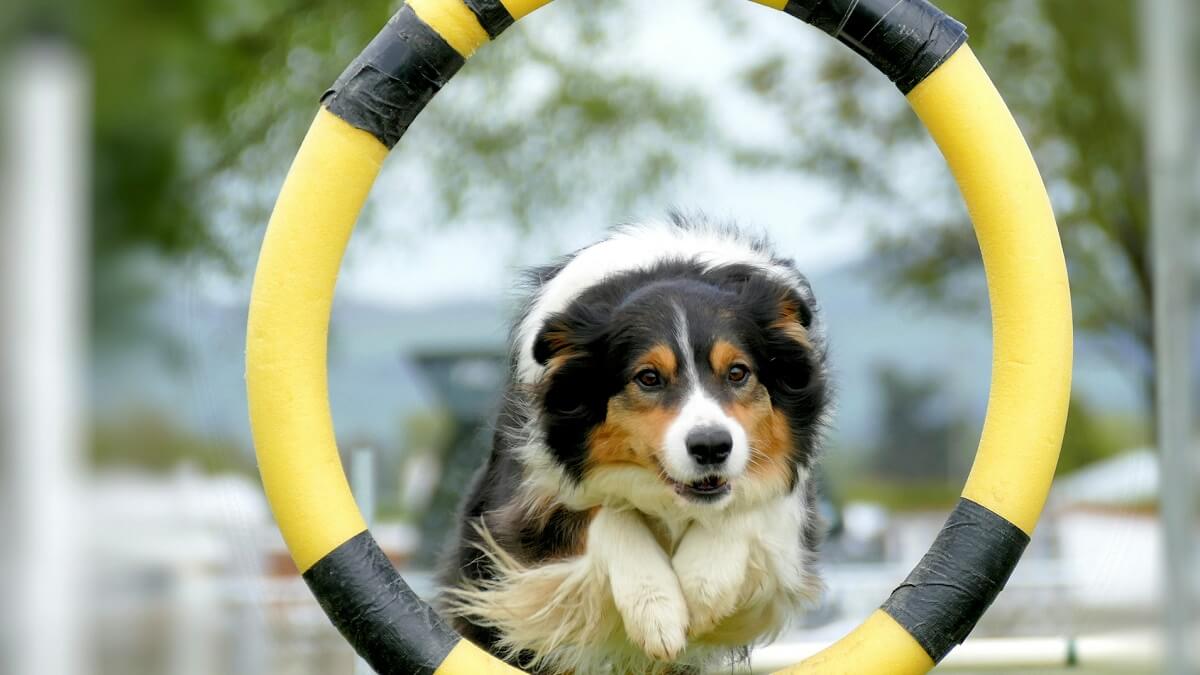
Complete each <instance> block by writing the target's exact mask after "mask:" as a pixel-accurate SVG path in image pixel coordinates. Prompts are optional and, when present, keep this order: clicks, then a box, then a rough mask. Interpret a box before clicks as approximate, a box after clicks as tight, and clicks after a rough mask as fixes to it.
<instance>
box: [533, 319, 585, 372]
mask: <svg viewBox="0 0 1200 675" xmlns="http://www.w3.org/2000/svg"><path fill="white" fill-rule="evenodd" d="M573 323H574V322H573V321H571V320H570V319H569V318H568V317H566V316H563V315H555V316H552V317H550V318H549V319H548V320H547V321H546V323H544V324H542V328H541V330H539V331H538V334H537V337H536V338H534V341H533V359H534V360H535V361H537V362H538V365H542V366H545V365H549V364H550V361H551V359H555V360H559V361H565V360H568V359H570V358H571V357H572V356H574V355H576V354H577V353H578V350H579V336H578V335H577V332H576V329H577V326H573V325H572V324H573Z"/></svg>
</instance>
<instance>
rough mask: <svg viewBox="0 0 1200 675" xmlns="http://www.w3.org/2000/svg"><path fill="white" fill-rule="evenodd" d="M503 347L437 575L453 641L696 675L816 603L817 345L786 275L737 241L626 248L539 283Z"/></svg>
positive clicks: (514, 658) (651, 241) (675, 238)
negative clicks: (710, 446) (479, 462)
mask: <svg viewBox="0 0 1200 675" xmlns="http://www.w3.org/2000/svg"><path fill="white" fill-rule="evenodd" d="M512 342H513V359H512V371H511V379H510V382H509V384H508V387H507V390H506V392H505V398H504V403H503V406H502V409H501V411H500V414H499V416H498V419H497V424H496V432H495V437H494V441H493V449H492V454H491V457H490V458H489V460H488V462H487V464H486V465H485V466H484V467H482V468H481V470H480V472H479V474H478V475H477V478H476V480H475V483H474V485H473V486H472V488H471V490H470V492H469V494H468V497H467V499H466V501H465V503H464V508H463V512H462V519H461V523H460V529H459V532H458V533H457V541H456V542H455V546H454V547H453V549H452V551H451V555H450V556H449V558H448V559H447V561H446V566H445V571H444V573H443V575H442V585H443V590H444V593H443V606H444V609H445V610H446V612H447V613H448V614H449V615H450V616H451V617H452V619H453V621H454V623H455V626H456V628H458V630H459V631H460V632H462V633H463V635H464V636H465V637H467V638H468V639H471V640H473V641H474V642H476V643H477V644H480V645H481V646H483V647H484V648H486V649H488V650H490V651H491V652H493V653H495V654H497V655H499V656H501V657H503V658H506V659H507V660H509V661H510V662H512V663H514V664H517V665H519V666H521V667H523V668H525V669H527V670H530V671H533V672H540V673H572V674H573V675H591V674H593V673H596V674H600V673H607V674H612V675H620V674H623V673H663V674H680V673H693V672H698V671H699V670H700V669H701V668H702V667H704V666H708V665H713V664H714V663H715V662H717V661H719V660H722V659H733V658H737V657H738V656H739V655H744V654H745V653H746V650H747V649H748V647H749V646H750V645H752V644H755V643H759V642H762V641H764V640H767V639H770V638H771V637H772V636H774V635H775V634H777V632H778V631H779V630H781V629H782V627H783V625H784V623H785V622H786V620H787V619H788V618H789V617H790V616H791V615H793V614H794V613H795V612H796V610H797V609H798V608H800V607H801V606H803V605H805V604H808V603H811V602H813V601H814V600H815V599H816V597H817V595H818V594H819V592H820V590H821V583H820V580H819V578H818V576H817V574H816V572H815V567H814V552H815V548H816V543H817V532H818V527H817V519H816V516H815V513H814V508H813V505H814V502H815V494H814V486H813V484H812V480H811V477H810V468H811V461H812V458H813V457H814V455H815V452H816V446H817V443H818V439H819V436H820V430H821V427H822V425H823V421H824V417H825V415H826V414H827V410H826V408H827V406H826V400H827V396H826V388H825V360H824V343H823V334H822V332H821V328H820V324H819V322H817V321H816V305H815V301H814V300H813V299H812V294H811V290H810V289H809V288H808V285H807V282H806V281H805V280H804V278H803V277H802V276H801V275H800V274H799V273H798V272H796V271H795V269H794V268H793V267H792V266H791V264H790V262H788V261H786V260H783V259H780V258H778V257H776V256H774V255H773V254H772V253H771V252H770V250H769V249H768V248H767V247H766V245H765V244H763V243H761V242H756V241H753V240H748V239H746V238H744V237H742V236H741V235H739V234H737V233H736V232H733V231H730V230H722V229H713V228H706V227H695V226H692V225H689V224H686V223H682V222H675V223H673V224H671V225H668V226H665V227H649V228H632V229H627V230H623V231H620V232H618V233H617V234H614V236H613V237H612V238H610V239H609V240H606V241H605V242H601V243H600V244H598V245H596V246H593V247H590V248H588V249H584V250H583V251H581V252H579V253H577V254H576V255H575V256H573V257H572V258H570V259H569V260H567V261H566V262H564V263H562V264H560V265H557V266H554V267H552V268H548V269H546V270H543V271H541V272H540V273H539V274H538V275H537V277H536V279H535V280H534V291H533V294H532V300H531V302H530V304H529V306H528V307H527V308H526V311H525V312H524V313H523V315H522V317H521V319H520V320H519V322H518V323H517V325H516V327H515V329H514V333H513V340H512ZM647 355H648V356H647ZM637 363H649V364H651V366H652V367H653V368H654V373H655V378H653V380H651V381H650V384H645V386H643V385H641V384H638V382H639V381H641V380H638V378H637V376H636V375H635V373H637V372H638V369H639V368H645V367H649V366H637V365H636V364H637ZM730 363H732V364H734V366H732V367H731V366H730V365H728V364H730ZM743 364H744V365H745V367H743ZM737 368H742V370H743V371H744V372H743V373H740V374H739V375H742V377H739V378H738V380H737V381H736V382H734V381H733V380H729V379H724V378H725V373H726V369H730V370H729V371H728V372H731V373H732V372H733V371H734V370H736V369H737ZM643 372H644V371H643ZM747 372H749V373H753V375H747V374H746V373H747ZM568 378H570V379H568ZM743 382H748V384H742V383H743ZM668 385H670V387H674V388H670V387H669V386H668ZM606 408H607V409H606ZM705 425H708V426H705ZM712 425H718V427H720V428H729V429H731V430H732V433H733V435H732V436H729V438H730V439H732V440H729V443H730V445H729V446H728V447H727V451H729V452H730V453H731V454H732V456H734V457H735V458H737V459H739V461H740V464H737V465H736V466H735V467H734V468H730V469H729V476H730V478H729V480H730V481H734V482H735V483H736V484H735V486H734V487H733V488H726V492H725V493H724V494H723V495H720V493H719V492H718V495H720V496H718V497H715V498H710V497H708V496H707V495H708V494H711V492H707V491H712V490H720V489H723V488H722V487H721V482H720V481H724V480H725V479H724V478H722V477H721V476H718V477H717V478H716V479H712V478H711V476H709V475H708V474H705V473H696V471H700V472H704V471H710V470H712V469H709V468H707V467H708V466H709V465H708V464H699V462H700V459H699V457H700V455H698V454H696V451H695V448H694V447H693V446H692V445H686V447H685V445H684V440H683V439H684V437H685V436H686V433H683V432H687V431H688V429H690V428H693V427H694V428H701V429H708V428H711V427H712ZM720 425H725V426H724V427H721V426H720ZM684 427H686V428H684ZM679 429H682V431H680V432H677V430H679ZM687 443H691V441H687ZM739 444H740V445H739ZM706 447H707V446H706ZM738 452H741V453H742V454H741V455H740V456H739V455H738ZM672 453H673V454H672ZM722 461H724V460H722ZM732 463H733V460H732V459H731V460H730V464H731V465H732ZM697 466H699V469H697V468H696V467H697ZM722 470H724V469H722ZM714 480H716V481H718V482H716V483H714V482H713V481H714ZM714 485H716V486H717V487H716V488H713V486H714ZM689 491H692V492H689ZM693 492H694V495H693ZM689 495H692V496H689Z"/></svg>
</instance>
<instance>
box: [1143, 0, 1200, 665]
mask: <svg viewBox="0 0 1200 675" xmlns="http://www.w3.org/2000/svg"><path fill="white" fill-rule="evenodd" d="M1193 4H1194V3H1192V2H1191V1H1190V0H1152V1H1151V2H1147V3H1145V4H1144V5H1143V10H1142V11H1143V20H1142V24H1143V26H1142V29H1143V32H1142V44H1143V55H1144V64H1145V66H1144V67H1145V69H1146V82H1147V84H1148V87H1149V90H1148V92H1147V94H1148V96H1147V105H1146V125H1147V128H1146V133H1147V145H1148V148H1149V165H1150V194H1151V223H1152V234H1151V238H1152V241H1151V251H1152V255H1153V262H1154V265H1153V267H1154V336H1155V344H1154V359H1155V361H1154V366H1155V379H1156V382H1155V386H1156V395H1157V399H1158V405H1157V409H1156V410H1155V415H1156V428H1157V435H1158V447H1159V453H1160V455H1159V456H1160V459H1159V463H1160V464H1159V466H1160V476H1161V481H1160V486H1161V492H1160V512H1161V514H1162V527H1163V535H1164V536H1163V540H1164V542H1165V556H1164V559H1165V560H1166V570H1165V577H1164V580H1165V584H1164V603H1165V610H1166V611H1165V617H1164V621H1165V630H1166V653H1165V657H1166V658H1165V662H1164V666H1165V670H1164V672H1166V673H1169V674H1170V675H1183V674H1184V673H1193V672H1196V671H1195V670H1194V667H1195V666H1196V665H1197V661H1196V660H1195V659H1196V652H1195V651H1194V645H1195V641H1194V639H1193V638H1192V635H1190V634H1191V633H1192V632H1193V631H1194V630H1196V626H1195V622H1196V620H1197V616H1196V614H1195V613H1194V612H1195V608H1194V606H1193V603H1194V602H1195V601H1196V578H1195V575H1196V563H1197V561H1196V560H1195V555H1196V551H1195V534H1194V532H1195V527H1196V517H1197V511H1196V508H1197V504H1196V498H1195V493H1196V479H1197V476H1196V465H1195V462H1194V459H1193V455H1194V454H1195V453H1194V450H1193V443H1192V420H1191V411H1192V400H1191V386H1192V382H1191V378H1192V368H1193V364H1192V363H1191V354H1190V345H1189V343H1190V338H1191V328H1192V325H1193V324H1192V303H1191V293H1190V291H1191V286H1192V283H1193V281H1194V280H1193V278H1192V272H1191V270H1192V269H1193V268H1192V263H1193V262H1194V260H1192V259H1191V258H1192V257H1193V256H1195V254H1196V250H1195V248H1194V239H1193V237H1192V234H1193V232H1194V229H1193V228H1194V225H1195V222H1194V218H1195V216H1196V214H1197V210H1196V208H1195V204H1194V203H1193V200H1194V198H1195V193H1194V190H1195V189H1196V184H1195V179H1196V146H1195V142H1196V140H1197V136H1196V126H1195V125H1196V122H1195V119H1196V113H1197V112H1198V111H1197V110H1196V108H1195V101H1194V94H1195V92H1194V91H1193V90H1192V89H1191V88H1190V87H1191V86H1192V82H1193V80H1192V77H1193V76H1194V75H1195V74H1196V73H1195V72H1194V69H1191V68H1190V64H1191V63H1192V54H1190V53H1189V50H1190V47H1191V44H1192V42H1191V38H1193V37H1194V36H1193V35H1190V34H1189V32H1190V30H1191V29H1192V25H1193V24H1192V19H1194V18H1195V17H1194V16H1189V15H1191V14H1192V13H1193V12H1192V10H1193ZM1189 70H1192V71H1193V72H1189Z"/></svg>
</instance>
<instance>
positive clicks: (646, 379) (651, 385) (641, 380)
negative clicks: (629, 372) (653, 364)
mask: <svg viewBox="0 0 1200 675" xmlns="http://www.w3.org/2000/svg"><path fill="white" fill-rule="evenodd" d="M633 379H634V381H635V382H637V383H638V384H640V385H641V386H642V388H643V389H656V388H658V387H660V386H662V377H661V376H660V375H659V374H658V371H657V370H654V369H653V368H643V369H642V370H639V371H638V373H637V375H634V376H633Z"/></svg>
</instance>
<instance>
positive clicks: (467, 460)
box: [409, 349, 506, 566]
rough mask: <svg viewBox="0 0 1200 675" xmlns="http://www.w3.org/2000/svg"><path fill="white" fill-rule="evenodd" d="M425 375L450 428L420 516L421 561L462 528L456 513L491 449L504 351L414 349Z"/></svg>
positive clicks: (432, 558) (429, 558)
mask: <svg viewBox="0 0 1200 675" xmlns="http://www.w3.org/2000/svg"><path fill="white" fill-rule="evenodd" d="M409 357H410V358H412V359H413V360H414V361H415V362H416V363H417V364H418V365H419V366H420V369H421V374H422V375H423V376H424V377H425V379H426V381H427V382H428V383H429V384H430V386H432V387H433V389H434V390H435V391H436V392H437V394H438V395H439V396H440V397H441V402H442V405H444V406H445V408H446V410H447V411H448V412H449V413H450V416H451V420H452V422H453V424H452V431H451V433H450V435H449V437H448V438H447V439H446V440H445V443H444V445H443V448H442V455H441V457H442V462H441V466H442V470H441V475H440V476H439V477H438V482H437V487H436V489H435V490H434V491H433V497H432V499H431V500H430V501H429V504H428V507H427V508H426V510H425V513H424V515H423V516H422V517H421V525H420V529H421V541H422V542H424V544H423V545H422V546H421V550H420V552H419V553H418V557H417V562H418V563H420V564H422V565H425V566H431V565H433V564H434V563H435V562H437V559H438V556H439V555H440V553H441V551H442V550H443V546H444V542H445V541H446V540H447V538H448V537H451V536H453V533H454V532H455V531H456V530H457V528H458V522H457V520H456V519H455V514H456V512H457V511H458V506H459V502H461V501H462V499H463V495H464V494H465V493H466V491H467V488H468V486H469V485H470V484H471V480H472V477H473V476H474V475H475V472H476V471H477V470H478V469H479V467H481V466H483V463H484V462H485V461H486V460H487V457H488V455H489V454H490V453H491V446H492V439H491V435H490V433H489V432H490V430H491V426H492V422H493V419H492V418H493V417H494V415H495V414H496V411H497V410H498V408H499V406H498V403H499V400H500V398H499V396H500V393H501V391H502V387H503V386H504V379H505V377H504V376H505V367H506V361H505V355H504V352H503V351H498V350H486V349H480V350H475V351H424V352H415V353H410V354H409Z"/></svg>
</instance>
